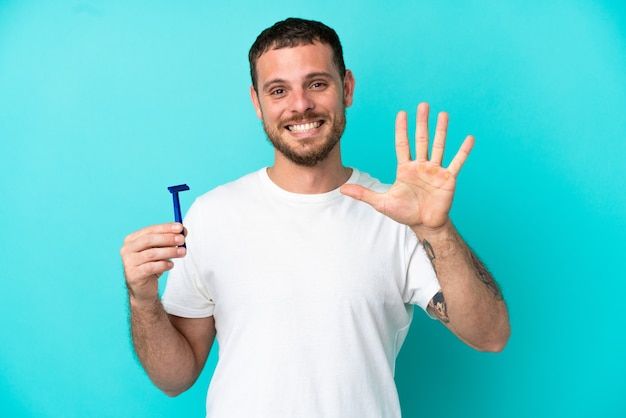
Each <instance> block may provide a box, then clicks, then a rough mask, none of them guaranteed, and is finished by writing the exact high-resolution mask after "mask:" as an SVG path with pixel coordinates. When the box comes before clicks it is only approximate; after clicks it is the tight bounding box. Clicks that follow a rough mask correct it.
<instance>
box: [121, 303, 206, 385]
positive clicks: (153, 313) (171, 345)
mask: <svg viewBox="0 0 626 418" xmlns="http://www.w3.org/2000/svg"><path fill="white" fill-rule="evenodd" d="M130 323H131V334H132V339H133V344H134V346H135V351H136V353H137V356H138V357H139V360H140V361H141V364H142V365H143V367H144V369H145V370H146V373H147V374H148V376H149V377H150V379H151V380H152V382H153V383H154V384H155V385H156V386H157V387H158V388H159V389H161V390H162V391H163V392H165V393H166V394H167V395H169V396H176V395H178V394H180V393H182V392H184V391H185V390H187V389H188V388H189V387H191V385H192V384H193V383H194V382H195V380H196V379H197V377H198V375H199V373H200V369H201V366H199V365H198V364H197V361H196V358H195V356H194V353H193V350H192V349H191V346H190V344H189V342H188V341H187V340H186V339H185V337H184V336H183V335H182V334H181V333H180V332H179V331H178V330H177V329H176V328H175V327H174V326H173V325H172V323H171V321H170V320H169V317H168V315H167V313H166V312H165V310H164V309H163V306H162V305H161V302H160V300H159V299H158V298H157V299H155V300H154V301H153V302H146V301H142V302H139V301H137V300H135V299H134V298H133V297H132V296H131V297H130Z"/></svg>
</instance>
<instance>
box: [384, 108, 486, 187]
mask: <svg viewBox="0 0 626 418" xmlns="http://www.w3.org/2000/svg"><path fill="white" fill-rule="evenodd" d="M429 111H430V108H429V105H428V103H420V104H419V105H418V106H417V120H416V127H415V161H417V162H428V161H430V163H432V164H435V165H438V166H441V165H442V162H443V154H444V150H445V146H446V136H447V132H448V120H449V116H448V114H447V113H446V112H441V113H439V115H438V117H437V126H436V128H435V135H434V138H433V143H432V148H431V150H430V151H431V155H430V159H429V158H428V151H429V134H428V114H429ZM473 145H474V137H473V136H471V135H470V136H468V137H467V138H465V141H464V142H463V144H462V145H461V148H460V149H459V151H458V152H457V154H456V155H455V157H454V158H453V160H452V162H451V163H450V165H449V166H448V171H449V172H450V173H451V174H452V175H454V176H456V175H457V174H458V173H459V171H460V170H461V167H462V166H463V164H464V163H465V161H466V160H467V156H468V155H469V153H470V151H471V150H472V147H473ZM396 156H397V158H398V164H399V165H400V164H404V163H407V162H409V161H411V150H410V146H409V136H408V123H407V114H406V112H404V111H401V112H399V113H398V115H397V117H396Z"/></svg>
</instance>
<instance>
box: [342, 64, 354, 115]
mask: <svg viewBox="0 0 626 418" xmlns="http://www.w3.org/2000/svg"><path fill="white" fill-rule="evenodd" d="M355 85H356V80H355V79H354V74H352V71H350V70H346V75H345V77H344V78H343V102H344V106H345V107H350V106H352V97H353V95H354V86H355Z"/></svg>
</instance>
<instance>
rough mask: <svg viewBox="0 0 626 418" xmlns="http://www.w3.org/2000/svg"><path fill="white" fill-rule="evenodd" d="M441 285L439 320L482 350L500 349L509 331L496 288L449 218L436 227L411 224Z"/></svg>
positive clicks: (501, 299) (502, 304)
mask: <svg viewBox="0 0 626 418" xmlns="http://www.w3.org/2000/svg"><path fill="white" fill-rule="evenodd" d="M414 232H415V233H416V234H417V236H418V238H419V239H420V240H421V242H422V244H423V246H424V249H425V250H426V253H427V254H428V256H429V258H430V259H431V261H432V263H433V266H434V268H435V271H436V273H437V278H438V279H439V283H440V285H441V293H442V295H439V297H440V298H441V300H440V301H439V302H440V303H439V307H440V308H442V309H440V313H441V315H442V316H443V317H442V318H440V319H442V321H443V322H444V323H445V324H446V326H448V328H450V330H451V331H452V332H454V333H455V334H456V335H457V336H458V337H459V338H460V339H462V340H463V341H464V342H466V343H467V344H469V345H470V346H472V347H474V348H476V349H478V350H482V351H500V350H502V349H503V348H504V346H505V345H506V342H507V341H508V338H509V335H510V325H509V318H508V312H507V308H506V305H505V303H504V300H503V298H502V294H501V292H500V289H499V288H498V286H497V284H496V282H495V281H494V279H493V278H492V277H491V274H489V272H488V271H487V269H486V268H485V267H484V265H483V264H482V263H481V262H480V260H478V257H476V255H475V254H474V253H473V252H472V250H471V249H470V248H469V247H468V246H467V244H466V243H465V242H464V241H463V239H462V238H461V236H460V235H459V234H458V232H457V231H456V229H455V228H454V226H453V225H452V223H451V222H448V223H447V224H446V226H445V227H443V228H440V229H438V230H436V231H433V230H428V229H417V228H414Z"/></svg>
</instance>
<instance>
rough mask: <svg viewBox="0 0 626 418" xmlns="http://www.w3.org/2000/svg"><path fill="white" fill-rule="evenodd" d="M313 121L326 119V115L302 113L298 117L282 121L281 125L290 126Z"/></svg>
mask: <svg viewBox="0 0 626 418" xmlns="http://www.w3.org/2000/svg"><path fill="white" fill-rule="evenodd" d="M313 119H326V115H322V114H320V113H315V112H304V113H300V114H298V115H295V116H293V117H291V118H289V119H286V120H284V121H282V125H283V126H285V125H291V124H293V123H298V122H302V121H305V120H313Z"/></svg>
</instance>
